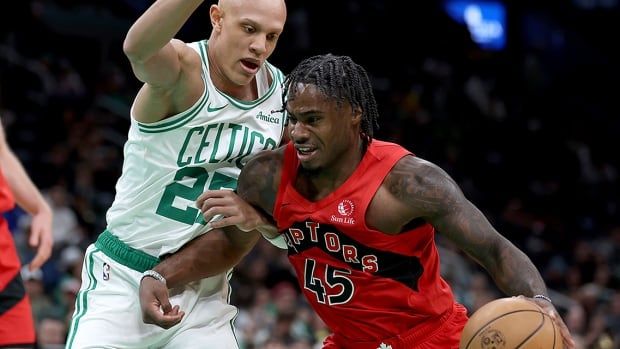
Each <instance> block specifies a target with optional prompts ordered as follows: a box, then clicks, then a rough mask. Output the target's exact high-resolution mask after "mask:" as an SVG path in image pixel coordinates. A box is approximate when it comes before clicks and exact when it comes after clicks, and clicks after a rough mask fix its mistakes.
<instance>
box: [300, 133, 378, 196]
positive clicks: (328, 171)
mask: <svg viewBox="0 0 620 349" xmlns="http://www.w3.org/2000/svg"><path fill="white" fill-rule="evenodd" d="M365 150H366V148H365V147H364V146H363V144H362V142H361V141H360V142H359V143H358V144H357V145H356V146H352V147H350V148H349V149H348V150H346V151H345V152H343V153H342V155H341V156H339V157H338V158H337V159H335V160H334V161H333V162H332V164H331V165H330V166H326V167H323V168H320V169H317V170H305V169H303V167H301V168H300V169H299V173H298V181H297V185H298V188H297V189H298V191H299V192H300V193H301V194H302V195H304V196H305V197H306V198H308V199H309V200H311V201H318V200H321V199H323V198H324V197H326V196H328V195H329V194H331V193H332V192H333V191H335V190H336V189H338V188H339V187H340V186H341V185H343V184H344V182H346V181H347V179H349V177H351V175H352V174H353V173H354V172H355V170H356V169H357V167H358V166H359V164H360V162H361V161H362V158H363V157H364V153H365Z"/></svg>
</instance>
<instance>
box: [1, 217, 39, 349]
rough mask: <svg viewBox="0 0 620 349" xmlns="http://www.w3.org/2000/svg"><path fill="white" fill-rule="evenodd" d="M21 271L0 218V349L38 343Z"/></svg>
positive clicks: (6, 230)
mask: <svg viewBox="0 0 620 349" xmlns="http://www.w3.org/2000/svg"><path fill="white" fill-rule="evenodd" d="M19 272H20V261H19V257H18V256H17V251H16V250H15V244H14V243H13V237H12V236H11V233H10V232H9V230H8V228H7V226H6V221H4V220H3V219H2V218H1V217H0V347H3V346H9V345H13V346H17V345H19V346H33V345H34V342H35V334H34V322H33V320H32V309H31V307H30V301H29V299H28V296H27V295H26V292H25V290H24V284H23V282H22V279H21V277H20V275H19Z"/></svg>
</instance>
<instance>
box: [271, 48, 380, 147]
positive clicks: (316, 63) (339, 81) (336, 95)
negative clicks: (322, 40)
mask: <svg viewBox="0 0 620 349" xmlns="http://www.w3.org/2000/svg"><path fill="white" fill-rule="evenodd" d="M298 83H303V84H312V85H315V86H316V87H317V88H318V89H319V90H320V91H321V92H322V93H323V94H324V95H325V96H327V97H328V98H332V99H335V100H336V103H337V105H338V106H339V107H340V106H342V103H343V102H348V103H349V104H350V105H351V107H352V108H354V109H355V108H360V109H361V111H362V124H361V137H362V141H363V144H364V146H368V144H370V142H372V136H373V130H374V129H375V128H377V129H378V128H379V124H378V123H377V119H378V118H379V112H378V109H377V101H376V100H375V96H374V94H373V92H372V85H371V84H370V79H369V78H368V74H367V73H366V70H365V69H364V68H363V67H362V66H360V65H359V64H357V63H355V62H353V60H352V59H351V57H348V56H336V55H333V54H326V55H318V56H314V57H310V58H307V59H305V60H303V61H302V62H301V63H299V65H297V67H295V69H293V71H292V72H291V73H290V74H289V75H288V76H287V77H286V79H285V80H284V92H283V95H282V96H283V97H282V98H283V100H282V102H283V104H284V109H286V104H287V101H288V100H289V98H290V96H294V95H295V94H296V93H297V84H298Z"/></svg>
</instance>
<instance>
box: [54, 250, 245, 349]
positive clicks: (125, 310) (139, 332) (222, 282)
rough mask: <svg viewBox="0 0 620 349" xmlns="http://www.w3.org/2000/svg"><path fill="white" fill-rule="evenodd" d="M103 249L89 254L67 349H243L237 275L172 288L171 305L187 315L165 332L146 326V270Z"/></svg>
mask: <svg viewBox="0 0 620 349" xmlns="http://www.w3.org/2000/svg"><path fill="white" fill-rule="evenodd" d="M100 248H101V246H99V245H95V244H93V245H90V246H89V247H88V249H87V250H86V254H85V257H84V265H83V269H82V286H81V288H80V291H79V293H78V294H77V298H76V306H75V311H74V313H73V319H72V321H71V327H70V329H69V335H68V337H67V345H66V348H67V349H83V348H119V349H120V348H123V349H125V348H127V349H132V348H141V349H145V348H179V349H180V348H183V349H186V348H187V349H191V348H201V349H204V348H214V349H215V348H217V349H239V345H238V343H237V339H236V337H235V332H234V327H233V321H234V319H235V316H236V315H237V308H236V307H234V306H232V305H230V304H228V303H229V298H230V286H229V283H228V281H229V279H230V276H231V275H232V271H231V272H229V273H227V274H221V275H218V276H214V277H211V278H207V279H204V280H201V281H198V282H195V283H190V284H188V285H187V286H186V287H184V288H182V289H179V290H176V289H173V290H170V294H171V297H170V303H171V304H172V305H173V306H174V305H179V306H180V308H181V310H183V311H185V316H184V318H183V320H182V321H181V323H179V324H177V325H175V326H174V327H172V328H170V329H167V330H165V329H162V328H160V327H157V326H155V325H148V324H145V323H143V322H142V313H141V309H140V300H139V296H138V289H139V286H140V284H139V283H140V278H141V276H142V272H141V271H137V270H134V269H132V268H129V267H128V266H127V265H128V263H126V261H124V260H120V259H119V258H114V259H113V258H112V257H110V255H114V254H113V253H108V252H109V251H106V252H107V253H108V254H110V255H108V254H106V253H104V252H103V251H102V250H101V249H100ZM104 249H105V248H104ZM119 261H120V262H125V263H119Z"/></svg>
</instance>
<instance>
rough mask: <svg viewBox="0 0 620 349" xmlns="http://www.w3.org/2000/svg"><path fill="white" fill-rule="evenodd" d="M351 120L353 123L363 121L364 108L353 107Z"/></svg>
mask: <svg viewBox="0 0 620 349" xmlns="http://www.w3.org/2000/svg"><path fill="white" fill-rule="evenodd" d="M351 121H352V123H353V125H359V124H360V123H361V122H362V108H360V107H353V108H351Z"/></svg>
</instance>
